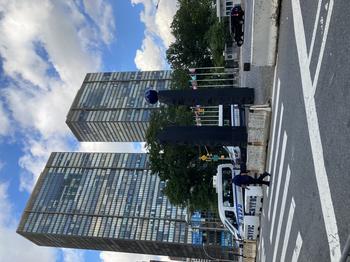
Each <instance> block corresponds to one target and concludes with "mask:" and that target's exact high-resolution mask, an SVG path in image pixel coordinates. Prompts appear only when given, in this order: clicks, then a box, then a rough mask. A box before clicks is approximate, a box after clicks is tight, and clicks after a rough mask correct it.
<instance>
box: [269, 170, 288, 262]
mask: <svg viewBox="0 0 350 262" xmlns="http://www.w3.org/2000/svg"><path fill="white" fill-rule="evenodd" d="M289 181H290V168H289V165H288V168H287V174H286V180H285V182H284V188H283V197H282V204H281V209H280V216H279V218H278V226H277V231H276V237H275V247H274V251H273V259H272V261H273V262H274V261H276V256H277V250H278V245H279V242H280V235H281V227H282V222H283V215H284V209H285V207H286V201H287V195H288V189H289ZM274 228H275V227H274V225H271V235H273V229H274Z"/></svg>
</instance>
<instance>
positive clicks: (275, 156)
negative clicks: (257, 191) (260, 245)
mask: <svg viewBox="0 0 350 262" xmlns="http://www.w3.org/2000/svg"><path fill="white" fill-rule="evenodd" d="M283 111H284V107H283V104H281V114H280V120H279V124H278V132H277V144H276V152H275V153H274V158H275V161H274V165H273V172H272V173H271V175H272V176H274V178H273V180H272V184H271V188H270V189H269V198H270V200H269V213H268V219H269V220H270V216H271V203H272V197H273V191H274V190H275V187H276V186H275V180H276V176H275V175H276V174H275V172H276V165H277V158H278V157H279V155H278V151H279V141H280V137H281V129H282V119H283Z"/></svg>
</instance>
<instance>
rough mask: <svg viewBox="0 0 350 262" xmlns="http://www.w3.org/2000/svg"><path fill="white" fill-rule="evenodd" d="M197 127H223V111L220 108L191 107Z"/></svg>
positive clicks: (220, 106)
mask: <svg viewBox="0 0 350 262" xmlns="http://www.w3.org/2000/svg"><path fill="white" fill-rule="evenodd" d="M191 110H192V112H193V114H194V116H193V118H194V121H195V123H196V126H222V125H223V109H222V105H219V106H196V107H191Z"/></svg>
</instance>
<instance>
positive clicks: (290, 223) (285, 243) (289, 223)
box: [280, 198, 295, 261]
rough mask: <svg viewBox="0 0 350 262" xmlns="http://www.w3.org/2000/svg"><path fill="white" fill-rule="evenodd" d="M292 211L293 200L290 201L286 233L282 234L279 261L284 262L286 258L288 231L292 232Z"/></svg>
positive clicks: (293, 208)
mask: <svg viewBox="0 0 350 262" xmlns="http://www.w3.org/2000/svg"><path fill="white" fill-rule="evenodd" d="M294 210H295V202H294V198H292V201H291V202H290V206H289V212H288V219H287V224H286V231H285V233H284V239H283V242H282V245H283V248H282V253H281V259H280V261H285V258H286V252H287V247H288V242H289V236H290V231H291V230H292V224H293V217H294Z"/></svg>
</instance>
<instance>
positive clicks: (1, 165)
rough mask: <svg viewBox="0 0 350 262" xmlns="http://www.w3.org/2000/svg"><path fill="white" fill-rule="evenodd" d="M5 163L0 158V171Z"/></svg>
mask: <svg viewBox="0 0 350 262" xmlns="http://www.w3.org/2000/svg"><path fill="white" fill-rule="evenodd" d="M5 165H6V163H5V162H4V161H1V160H0V171H1V170H2V169H3V168H4V166H5Z"/></svg>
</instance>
